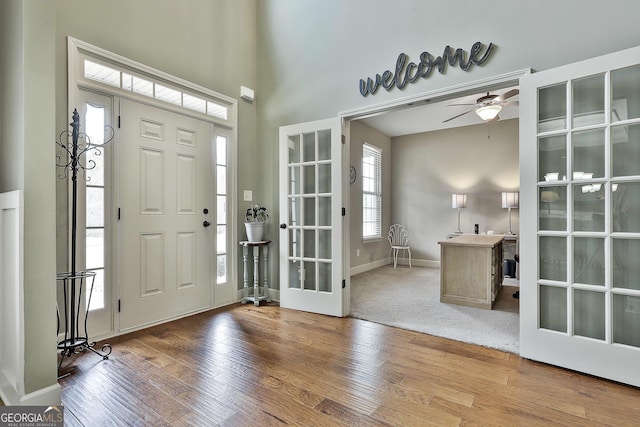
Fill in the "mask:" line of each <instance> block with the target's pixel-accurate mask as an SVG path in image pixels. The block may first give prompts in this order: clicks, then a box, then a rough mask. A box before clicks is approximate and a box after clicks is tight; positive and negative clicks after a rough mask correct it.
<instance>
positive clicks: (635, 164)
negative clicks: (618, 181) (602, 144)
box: [611, 125, 640, 177]
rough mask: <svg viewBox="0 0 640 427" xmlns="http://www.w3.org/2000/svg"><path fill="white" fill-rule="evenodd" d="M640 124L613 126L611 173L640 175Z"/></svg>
mask: <svg viewBox="0 0 640 427" xmlns="http://www.w3.org/2000/svg"><path fill="white" fill-rule="evenodd" d="M638 159H640V125H629V126H613V127H611V163H612V165H611V169H612V171H611V175H612V176H614V177H618V176H633V175H640V162H639V161H638Z"/></svg>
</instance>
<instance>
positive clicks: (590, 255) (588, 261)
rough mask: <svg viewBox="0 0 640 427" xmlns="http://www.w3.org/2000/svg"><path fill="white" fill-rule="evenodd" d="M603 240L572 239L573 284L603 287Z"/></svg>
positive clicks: (592, 238)
mask: <svg viewBox="0 0 640 427" xmlns="http://www.w3.org/2000/svg"><path fill="white" fill-rule="evenodd" d="M604 280H605V264H604V239H600V238H595V237H574V238H573V282H574V283H583V284H587V285H598V286H604Z"/></svg>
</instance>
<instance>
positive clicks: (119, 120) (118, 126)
mask: <svg viewBox="0 0 640 427" xmlns="http://www.w3.org/2000/svg"><path fill="white" fill-rule="evenodd" d="M118 129H120V116H118Z"/></svg>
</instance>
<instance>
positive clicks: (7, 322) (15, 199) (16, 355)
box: [0, 190, 25, 405]
mask: <svg viewBox="0 0 640 427" xmlns="http://www.w3.org/2000/svg"><path fill="white" fill-rule="evenodd" d="M0 342H1V343H2V346H1V347H0V396H1V397H2V400H3V401H4V402H5V403H6V404H9V405H10V404H17V403H18V400H19V399H20V398H21V396H23V395H24V391H25V384H24V369H25V356H24V348H25V342H24V197H23V194H22V191H21V190H16V191H11V192H8V193H2V194H0Z"/></svg>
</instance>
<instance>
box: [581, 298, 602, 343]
mask: <svg viewBox="0 0 640 427" xmlns="http://www.w3.org/2000/svg"><path fill="white" fill-rule="evenodd" d="M604 298H605V294H604V293H603V292H591V291H585V290H580V289H576V290H574V292H573V333H574V334H575V335H580V336H583V337H589V338H595V339H599V340H603V339H604V338H605V329H604V328H605V309H604Z"/></svg>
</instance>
